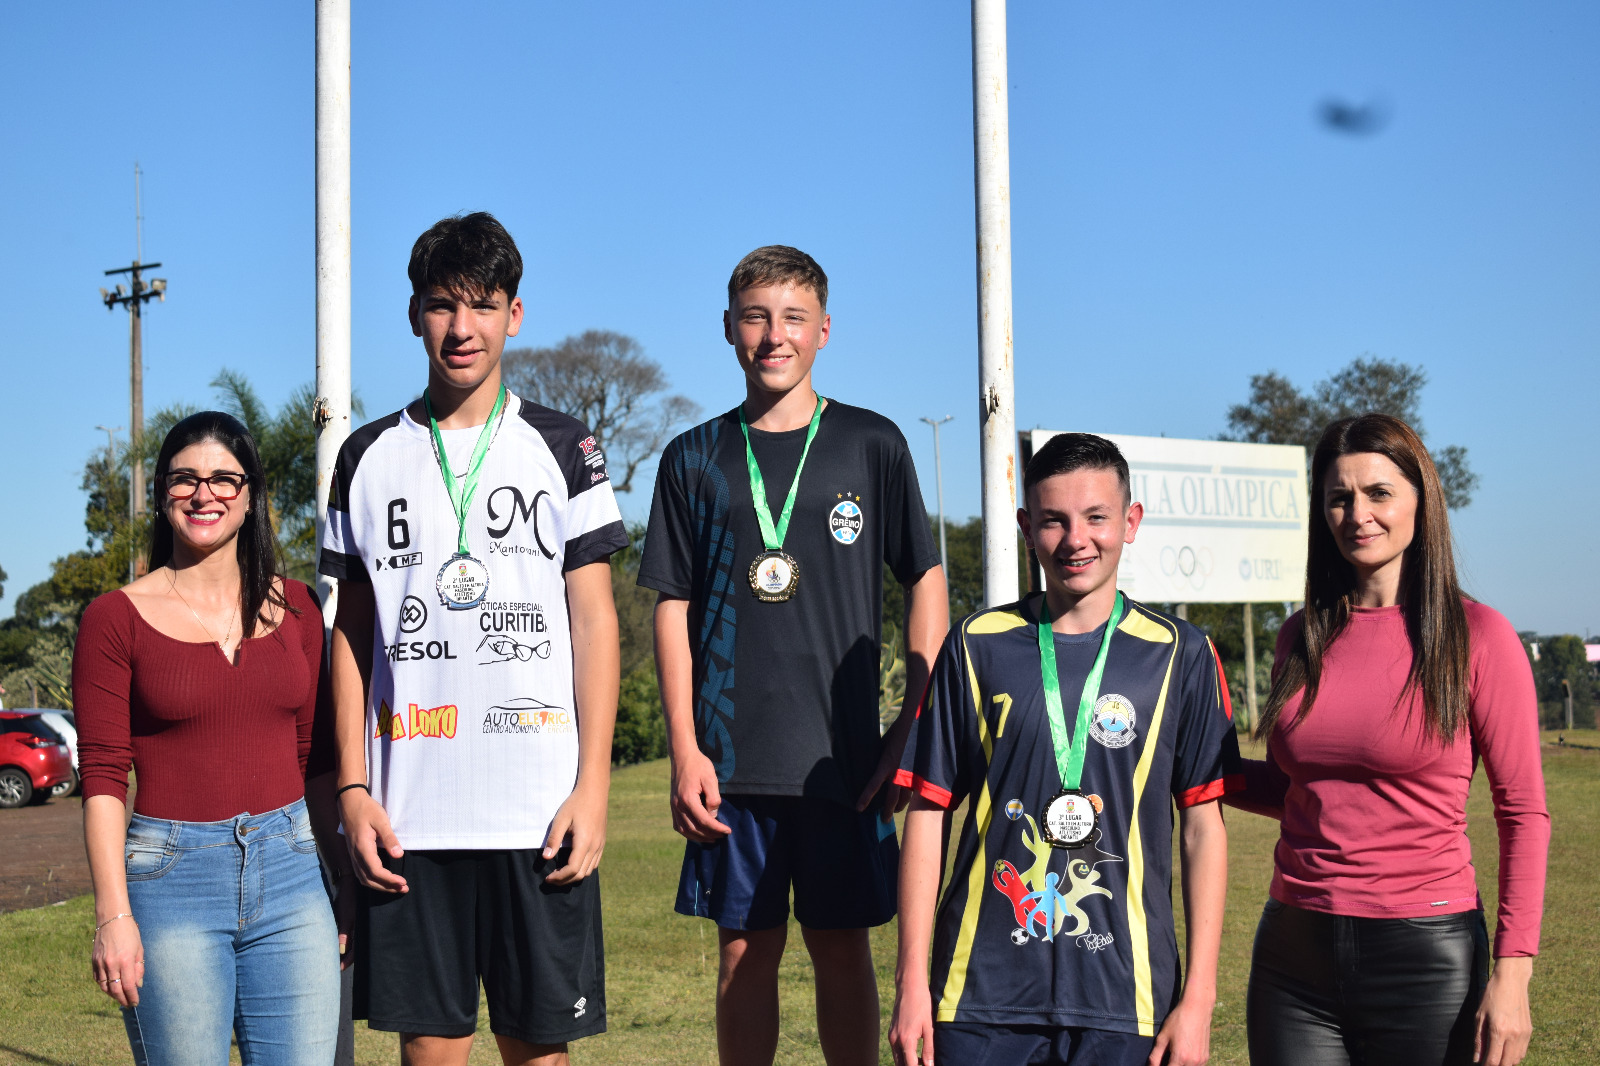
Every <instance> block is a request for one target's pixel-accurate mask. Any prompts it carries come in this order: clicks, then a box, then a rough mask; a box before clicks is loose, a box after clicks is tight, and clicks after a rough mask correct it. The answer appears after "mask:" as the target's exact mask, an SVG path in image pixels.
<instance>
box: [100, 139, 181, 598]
mask: <svg viewBox="0 0 1600 1066" xmlns="http://www.w3.org/2000/svg"><path fill="white" fill-rule="evenodd" d="M140 177H141V171H140V170H139V164H138V163H134V165H133V216H134V256H133V262H132V263H131V264H130V265H128V266H125V267H116V268H114V269H112V270H108V271H106V276H107V277H110V276H112V275H115V274H129V275H131V277H130V278H129V280H128V285H126V286H124V285H122V284H121V283H120V282H119V283H118V284H117V287H116V288H115V289H114V290H112V291H109V292H108V291H107V290H105V289H101V290H100V299H101V301H102V302H103V303H104V304H105V305H106V310H108V311H109V310H111V309H112V308H114V307H116V306H117V305H118V304H120V305H122V306H123V307H126V308H127V309H128V397H129V399H128V426H129V429H128V458H129V466H130V471H129V474H130V476H129V479H128V517H129V520H130V521H133V520H136V519H138V518H139V516H140V515H142V514H144V499H145V490H144V345H143V329H142V322H143V319H144V305H145V304H147V303H149V302H150V301H151V300H152V299H159V300H160V301H161V302H162V303H166V301H167V279H166V278H151V279H150V280H149V282H146V281H145V280H144V271H146V270H154V269H155V268H156V267H159V266H160V265H161V264H160V263H142V262H140V258H141V257H142V256H143V254H144V214H143V210H142V206H141V203H140V188H139V185H140V181H139V179H140ZM139 562H140V560H130V561H129V563H128V573H129V578H130V580H131V579H132V578H134V577H138V576H139V573H140V572H141V571H142V570H143V567H142V566H139V565H138V563H139Z"/></svg>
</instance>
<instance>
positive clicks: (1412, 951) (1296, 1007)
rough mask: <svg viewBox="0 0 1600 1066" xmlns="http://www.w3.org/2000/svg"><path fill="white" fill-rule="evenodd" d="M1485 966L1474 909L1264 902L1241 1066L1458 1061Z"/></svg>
mask: <svg viewBox="0 0 1600 1066" xmlns="http://www.w3.org/2000/svg"><path fill="white" fill-rule="evenodd" d="M1488 971H1489V936H1488V932H1487V930H1486V929H1485V928H1484V923H1483V912H1482V911H1468V912H1466V913H1464V914H1439V915H1430V916H1429V917H1427V918H1347V917H1342V916H1340V915H1334V914H1318V913H1315V912H1313V911H1306V910H1301V909H1300V908H1298V907H1290V906H1286V905H1285V904H1282V903H1279V902H1278V901H1277V900H1268V901H1267V906H1266V909H1265V910H1264V911H1263V912H1262V915H1261V924H1260V925H1259V926H1257V927H1256V943H1255V954H1254V957H1253V958H1252V960H1251V965H1250V994H1249V998H1248V1001H1247V1005H1246V1011H1247V1016H1248V1025H1249V1033H1250V1062H1251V1066H1456V1064H1458V1063H1459V1064H1462V1066H1467V1064H1470V1063H1471V1062H1472V1037H1473V1018H1474V1015H1475V1014H1476V1013H1477V1010H1478V1001H1479V1000H1480V999H1481V998H1482V997H1483V989H1484V986H1485V984H1487V982H1488V976H1489V975H1488Z"/></svg>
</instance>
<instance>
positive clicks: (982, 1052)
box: [933, 1022, 1156, 1066]
mask: <svg viewBox="0 0 1600 1066" xmlns="http://www.w3.org/2000/svg"><path fill="white" fill-rule="evenodd" d="M1155 1046H1156V1038H1155V1037H1153V1036H1139V1035H1138V1034H1136V1033H1114V1032H1110V1031H1108V1030H1105V1029H1080V1028H1066V1027H1060V1028H1058V1027H1056V1026H1053V1025H982V1024H977V1023H973V1022H935V1023H934V1025H933V1056H934V1059H935V1061H937V1062H955V1063H960V1064H961V1066H1144V1064H1145V1063H1146V1062H1147V1061H1148V1060H1149V1058H1150V1051H1151V1049H1152V1048H1154V1047H1155Z"/></svg>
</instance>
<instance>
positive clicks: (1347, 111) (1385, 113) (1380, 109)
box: [1317, 98, 1389, 137]
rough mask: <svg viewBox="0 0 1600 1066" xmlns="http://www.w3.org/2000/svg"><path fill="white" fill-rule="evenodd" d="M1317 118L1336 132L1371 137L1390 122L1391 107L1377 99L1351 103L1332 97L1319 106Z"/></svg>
mask: <svg viewBox="0 0 1600 1066" xmlns="http://www.w3.org/2000/svg"><path fill="white" fill-rule="evenodd" d="M1317 118H1318V119H1319V120H1320V121H1321V122H1322V124H1323V125H1324V126H1326V127H1327V128H1328V129H1330V130H1333V131H1334V132H1336V133H1347V134H1350V135H1352V136H1356V137H1370V136H1371V135H1372V134H1374V133H1380V132H1382V130H1383V128H1384V127H1385V126H1387V125H1388V124H1389V109H1388V107H1386V106H1385V105H1384V104H1383V103H1382V102H1380V101H1376V100H1374V101H1372V102H1370V103H1365V104H1350V103H1346V102H1345V101H1343V100H1338V99H1332V98H1330V99H1327V100H1324V101H1323V102H1322V103H1321V105H1319V106H1318V108H1317Z"/></svg>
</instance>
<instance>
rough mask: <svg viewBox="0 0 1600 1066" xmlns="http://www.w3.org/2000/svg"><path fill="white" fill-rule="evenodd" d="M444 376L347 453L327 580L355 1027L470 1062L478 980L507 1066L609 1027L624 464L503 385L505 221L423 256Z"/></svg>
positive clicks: (453, 234) (440, 228) (427, 1064)
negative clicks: (358, 906) (356, 889)
mask: <svg viewBox="0 0 1600 1066" xmlns="http://www.w3.org/2000/svg"><path fill="white" fill-rule="evenodd" d="M408 272H409V274H410V278H411V284H412V296H411V303H410V318H411V327H412V331H413V333H415V334H416V335H417V336H419V337H421V338H422V341H423V347H424V348H425V349H426V351H427V356H428V385H427V390H426V391H425V392H424V393H423V396H422V398H421V399H419V400H417V401H415V402H413V403H412V404H411V405H410V406H408V407H406V408H405V409H404V410H401V411H397V412H395V413H394V414H392V415H389V416H387V417H385V418H381V419H379V420H377V421H376V422H373V423H370V424H368V425H367V426H364V427H362V428H361V429H360V430H358V431H356V432H355V433H354V434H353V435H352V436H351V437H350V439H349V440H348V441H347V442H346V444H345V446H344V447H343V449H342V450H341V451H340V453H339V462H338V466H337V467H336V469H335V472H334V485H333V486H332V488H331V490H330V495H329V503H328V522H327V530H326V533H325V534H324V538H323V545H322V549H323V550H322V561H321V571H322V573H324V574H327V575H329V576H332V577H335V578H338V579H339V581H340V589H339V607H338V616H337V620H336V622H335V625H334V637H333V645H332V668H331V674H332V685H333V692H334V696H333V698H334V704H335V709H336V717H337V722H338V748H339V785H340V789H339V800H340V816H341V819H342V821H343V825H344V832H345V835H346V838H347V840H348V842H349V845H350V852H351V855H352V858H353V860H354V866H355V871H354V872H355V876H356V877H357V878H359V880H360V883H361V884H362V885H363V886H365V888H366V890H367V891H366V892H365V894H364V904H365V906H364V907H363V908H362V912H361V915H360V919H359V928H358V932H359V933H360V935H359V936H358V937H357V941H356V943H357V950H358V951H360V952H361V955H360V960H359V961H360V962H361V965H360V966H359V967H358V972H357V994H356V1012H357V1016H358V1017H366V1018H367V1019H368V1020H369V1024H370V1025H371V1026H372V1028H374V1029H382V1030H386V1031H390V1032H397V1033H399V1034H400V1040H401V1057H402V1060H403V1061H404V1062H405V1063H407V1064H408V1066H434V1064H441V1066H442V1064H447V1063H448V1064H462V1063H465V1062H466V1061H467V1056H468V1052H469V1050H470V1048H471V1044H472V1034H473V1033H474V1032H475V1031H476V1028H477V1016H478V982H479V979H480V978H481V979H482V981H483V986H484V991H485V993H486V995H487V997H488V1003H489V1016H490V1028H491V1030H492V1031H493V1032H494V1034H495V1038H496V1040H497V1041H498V1043H499V1047H500V1053H501V1057H502V1058H503V1059H504V1060H505V1062H506V1063H508V1064H511V1063H539V1064H547V1066H553V1064H558V1063H566V1062H567V1047H566V1044H567V1041H569V1040H571V1039H575V1038H577V1037H581V1036H588V1035H591V1034H593V1033H598V1032H601V1031H603V1030H604V1029H605V975H604V961H603V956H602V950H601V948H602V944H601V931H600V895H599V883H598V878H596V877H593V876H591V875H593V874H594V872H595V869H596V867H597V866H598V864H599V862H600V853H601V850H602V849H603V847H604V844H605V828H606V800H607V793H608V790H609V786H610V759H611V754H610V753H611V733H612V728H613V725H614V724H615V720H616V708H617V688H618V663H619V651H618V645H617V619H616V609H615V606H614V604H613V603H612V598H611V573H610V565H609V562H608V559H609V556H610V555H611V553H612V552H614V551H616V550H618V549H619V548H622V547H623V546H625V545H626V543H627V537H626V535H625V533H624V530H623V526H622V519H621V515H620V514H619V513H618V511H617V504H616V500H615V498H614V497H613V495H612V492H611V485H610V480H609V478H608V477H607V474H606V465H605V458H604V455H603V454H602V453H601V451H600V449H599V448H598V447H597V445H596V442H595V439H594V437H593V436H592V435H591V434H590V432H589V430H588V429H587V428H586V427H584V426H583V425H582V424H581V423H579V422H577V421H576V420H575V419H572V418H569V417H568V416H566V415H563V414H559V413H557V412H555V411H551V410H549V409H548V408H544V407H540V406H538V405H537V404H533V403H529V402H528V401H526V400H522V399H521V398H519V397H517V396H515V395H513V394H511V393H509V392H508V391H507V390H506V389H505V387H504V386H503V385H502V384H501V375H500V355H501V352H502V350H503V349H504V347H505V343H506V338H508V337H513V336H515V335H516V334H517V331H518V329H519V328H520V326H521V323H522V313H523V309H522V301H521V300H520V299H519V298H518V297H517V285H518V282H519V281H520V280H521V275H522V259H521V256H520V255H519V254H518V252H517V248H516V245H515V243H514V242H513V241H512V240H511V236H510V234H508V233H507V232H506V231H505V229H504V228H503V227H501V225H500V224H499V223H498V222H497V221H495V219H494V218H493V217H492V216H490V215H488V214H486V213H483V212H478V213H475V214H470V215H466V216H463V217H456V218H447V219H444V220H443V221H441V222H439V223H438V224H437V225H435V226H434V227H433V228H431V229H430V230H428V231H427V232H426V233H424V234H423V235H422V236H421V237H420V238H418V240H417V243H416V246H415V247H414V248H413V249H412V253H411V264H410V268H409V271H408Z"/></svg>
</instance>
